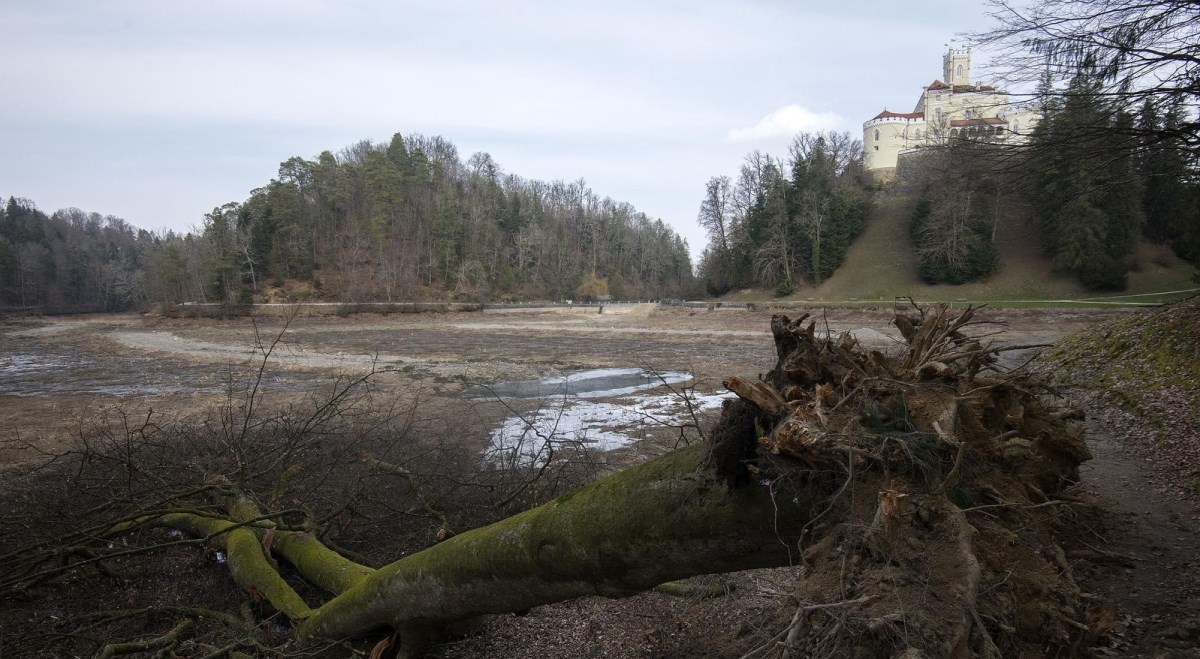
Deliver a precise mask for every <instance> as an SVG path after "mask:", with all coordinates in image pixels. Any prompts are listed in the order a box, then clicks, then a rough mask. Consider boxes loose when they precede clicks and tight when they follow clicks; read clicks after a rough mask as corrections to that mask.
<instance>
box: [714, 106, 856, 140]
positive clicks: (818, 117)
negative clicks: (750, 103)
mask: <svg viewBox="0 0 1200 659" xmlns="http://www.w3.org/2000/svg"><path fill="white" fill-rule="evenodd" d="M844 121H845V120H844V119H842V117H841V116H840V115H838V114H836V113H833V112H813V111H812V110H809V109H807V108H802V107H800V106H799V105H785V106H783V107H781V108H779V109H778V110H776V111H774V112H772V113H771V114H768V115H767V116H765V117H763V118H762V119H761V120H759V122H758V123H757V124H754V125H753V126H750V127H749V128H731V129H730V130H729V134H727V135H726V136H725V139H726V140H727V141H729V142H753V141H756V140H765V139H771V138H774V137H791V136H792V135H795V134H796V133H800V132H803V131H812V130H833V129H835V128H838V127H840V126H841V125H842V124H843V122H844Z"/></svg>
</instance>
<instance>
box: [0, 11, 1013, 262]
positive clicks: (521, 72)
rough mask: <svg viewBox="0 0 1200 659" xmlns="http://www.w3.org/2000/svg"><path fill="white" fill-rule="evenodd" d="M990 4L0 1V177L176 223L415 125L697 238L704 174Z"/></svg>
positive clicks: (870, 100)
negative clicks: (302, 161)
mask: <svg viewBox="0 0 1200 659" xmlns="http://www.w3.org/2000/svg"><path fill="white" fill-rule="evenodd" d="M989 23H990V19H988V17H987V16H986V12H985V6H984V4H983V0H930V1H925V2H920V3H904V2H882V1H881V2H876V1H874V0H870V1H864V0H856V1H854V2H840V3H839V2H827V1H823V2H810V1H808V0H791V1H786V0H780V1H761V2H734V1H726V2H708V1H706V0H690V1H681V2H654V1H651V0H642V1H636V0H634V1H628V0H606V1H604V2H597V1H595V0H592V1H591V2H577V1H575V0H553V1H545V2H542V1H540V0H524V1H521V2H509V1H507V0H491V1H484V2H465V1H462V2H460V1H456V0H442V1H438V2H405V1H390V2H389V1H384V0H379V1H368V0H341V1H333V0H328V1H327V0H205V1H203V2H198V1H193V0H171V1H164V0H105V1H103V2H97V1H96V0H86V1H79V2H76V1H58V0H32V1H26V0H5V1H4V2H3V3H0V25H3V26H4V27H3V34H4V36H3V38H2V39H0V99H2V101H0V195H3V196H4V197H8V196H9V195H13V196H17V197H25V198H28V199H31V200H33V201H34V202H35V203H36V204H37V205H38V207H39V208H41V209H42V210H44V211H47V212H53V211H54V210H57V209H60V208H66V207H72V206H73V207H78V208H82V209H84V210H86V211H95V212H99V213H102V214H106V215H107V214H111V215H116V216H119V217H122V218H124V219H125V220H127V221H128V222H129V223H131V224H133V225H134V226H136V227H139V228H145V229H150V230H163V229H172V230H175V231H177V232H181V231H187V230H189V229H192V228H194V227H199V226H201V223H202V222H203V218H204V214H205V213H206V212H209V211H211V210H212V209H213V208H214V207H216V206H219V205H221V204H223V203H226V202H229V201H243V200H245V199H246V197H247V196H248V195H249V192H250V190H252V189H254V188H257V187H260V186H262V185H264V184H266V183H267V182H268V181H270V179H271V178H274V177H276V176H277V172H278V167H279V163H281V162H283V161H284V160H286V159H288V158H289V157H292V156H301V157H304V158H314V157H315V156H316V155H317V154H318V153H320V152H321V151H324V150H330V151H333V152H335V153H336V152H337V151H338V150H340V149H341V148H343V147H345V146H348V145H350V144H352V143H355V142H358V141H360V140H362V139H370V140H375V141H385V142H386V141H387V140H388V139H390V137H391V136H392V135H393V134H394V133H397V132H399V133H402V134H405V135H407V134H410V133H422V134H426V135H442V136H444V137H446V138H448V139H449V140H450V141H452V142H453V143H454V144H455V145H457V147H458V150H459V153H460V155H461V157H462V158H463V160H466V158H467V157H469V156H470V155H471V154H472V153H475V152H478V151H484V152H487V153H489V154H491V155H492V157H493V158H494V159H495V161H496V162H497V163H499V164H500V165H501V167H502V168H503V169H504V170H505V172H508V173H514V174H518V175H520V176H522V177H525V178H529V179H542V180H556V179H562V180H568V181H573V180H578V179H580V178H582V179H584V180H586V181H587V183H588V184H589V185H590V186H591V187H592V189H593V190H594V191H595V192H596V193H597V194H599V195H600V196H607V197H612V198H613V199H616V200H619V201H626V202H629V203H631V204H633V205H634V206H635V207H637V208H638V210H640V211H642V212H645V213H646V214H647V215H650V216H651V217H657V218H661V219H662V220H663V221H665V222H667V223H668V224H670V225H672V226H673V227H674V228H675V230H676V231H678V232H679V233H680V234H681V235H682V236H683V237H684V238H686V239H687V240H688V243H689V245H690V247H691V251H692V253H693V255H697V254H699V252H700V251H701V250H702V249H703V247H704V246H705V243H706V237H705V236H704V234H703V232H702V231H701V229H700V228H699V226H698V225H697V224H696V214H697V210H698V209H699V206H700V201H701V197H702V196H703V193H704V185H705V183H706V182H707V181H708V180H709V179H710V178H711V177H713V176H718V175H722V174H724V175H729V176H735V175H736V173H737V170H738V167H739V166H740V164H741V162H742V159H743V158H744V157H745V155H746V154H747V153H749V152H751V151H753V150H755V149H758V150H761V151H764V152H767V153H770V154H773V155H779V156H782V155H785V154H786V152H787V145H788V143H789V142H790V140H791V138H792V136H793V135H794V134H795V133H796V132H799V131H804V130H809V131H812V130H838V131H842V130H847V131H850V132H851V133H852V134H854V135H855V136H858V137H861V130H862V128H861V127H862V123H863V122H864V121H866V120H867V119H870V118H871V117H873V116H874V115H875V114H877V113H878V112H879V111H880V110H882V109H883V108H884V107H887V108H889V109H892V110H898V111H905V112H907V111H911V110H912V106H913V105H914V104H915V103H916V100H917V97H918V96H919V94H920V91H921V86H922V85H924V84H928V83H929V82H930V81H932V80H933V79H935V78H938V77H940V76H941V63H942V62H941V56H942V54H943V53H944V52H945V50H946V47H947V45H948V44H950V43H951V40H952V39H954V38H955V37H956V35H960V34H962V33H965V32H970V31H972V30H979V29H983V28H986V27H987V26H988V25H989ZM979 68H980V67H978V66H976V67H975V68H974V71H973V76H972V77H975V78H978V77H980V76H979V75H975V73H976V72H978V71H979Z"/></svg>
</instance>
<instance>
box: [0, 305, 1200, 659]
mask: <svg viewBox="0 0 1200 659" xmlns="http://www.w3.org/2000/svg"><path fill="white" fill-rule="evenodd" d="M1123 313H1125V312H1123V311H1095V310H1041V309H1039V310H990V311H988V310H985V312H984V313H983V314H982V315H983V317H984V318H986V319H988V320H991V321H995V323H996V324H994V325H988V326H983V327H981V328H980V329H981V330H984V331H988V332H991V333H993V336H992V339H993V340H995V341H997V342H1002V343H1007V344H1018V345H1025V344H1040V343H1049V342H1052V341H1054V340H1056V339H1058V338H1061V337H1062V336H1065V335H1067V334H1070V333H1072V332H1075V331H1078V330H1080V329H1083V328H1085V327H1088V326H1090V325H1092V324H1095V323H1098V322H1102V321H1104V320H1105V319H1109V318H1112V317H1114V316H1116V315H1119V314H1123ZM792 315H795V313H794V312H793V314H792ZM814 315H815V316H817V317H818V318H819V319H820V322H819V324H818V327H822V328H826V329H827V330H828V331H830V332H835V333H837V332H844V331H852V332H854V333H855V334H856V336H858V338H859V339H860V341H861V342H863V343H865V344H868V345H871V346H873V347H878V348H880V349H887V348H888V347H889V346H891V345H893V344H894V343H895V342H896V341H897V340H898V339H899V333H898V332H897V331H896V330H895V329H894V328H893V327H892V326H891V324H890V323H891V318H892V315H893V309H892V308H890V307H888V308H880V309H829V310H824V311H822V310H816V311H815V313H814ZM770 316H771V314H770V311H769V310H753V311H748V310H720V309H718V310H713V311H706V310H688V309H681V308H665V307H655V306H651V305H636V306H634V305H631V306H619V305H614V306H610V307H608V308H607V309H606V310H605V313H603V314H598V313H596V309H594V308H593V309H586V310H581V309H574V310H565V309H562V310H550V311H545V310H542V311H533V310H522V311H512V312H456V313H444V314H409V315H393V316H371V315H362V316H355V317H350V318H296V319H294V320H292V321H291V323H290V326H288V327H287V331H286V332H284V321H281V320H261V319H260V320H258V321H251V320H249V319H229V320H179V319H163V318H157V317H151V316H145V317H143V316H135V315H110V316H81V317H73V318H53V319H8V320H0V439H3V440H4V441H5V442H6V443H5V445H4V448H3V449H2V450H0V461H3V462H6V463H8V464H9V465H12V464H14V463H18V462H20V461H22V460H24V459H28V458H30V457H32V456H33V455H34V453H35V452H36V451H38V450H54V449H56V448H58V447H60V446H62V445H63V441H64V438H65V437H66V436H68V435H69V434H70V432H71V431H72V429H73V428H75V427H77V426H78V424H79V423H81V422H82V421H84V420H86V419H87V418H89V417H90V416H92V415H94V414H96V413H97V411H99V410H104V409H108V410H113V409H120V410H122V411H124V412H125V413H128V414H130V415H131V416H135V417H136V416H138V415H143V414H146V413H147V412H148V411H149V410H151V409H153V410H155V411H157V412H159V413H168V414H177V415H186V414H199V413H201V411H202V410H204V409H206V408H208V407H211V406H214V405H219V404H221V402H222V401H223V400H225V399H226V398H227V397H228V396H229V395H231V392H233V393H234V395H236V392H237V391H239V390H241V389H243V388H244V387H245V386H247V383H251V382H253V380H254V377H255V373H256V371H257V368H258V366H259V365H260V364H261V363H262V361H263V348H264V347H267V346H270V345H271V344H272V343H273V342H275V340H276V339H277V338H278V339H279V342H278V343H277V344H276V345H275V346H274V349H273V352H272V355H271V358H270V359H269V360H268V361H267V368H266V370H265V377H264V379H263V387H264V388H265V390H266V391H267V392H268V393H269V397H270V398H271V400H272V401H274V402H276V403H282V402H284V401H286V400H289V399H293V398H297V397H301V396H304V395H307V394H308V393H310V392H312V391H315V390H319V389H320V388H321V387H323V386H327V385H328V383H329V382H330V381H331V378H333V377H335V376H337V375H338V374H356V373H362V372H365V371H367V370H369V369H372V368H373V369H375V370H378V371H381V372H382V373H381V374H380V375H379V376H378V377H377V378H376V379H375V380H376V384H377V386H378V387H379V388H380V391H381V392H382V393H384V394H385V395H386V394H387V393H388V392H394V393H397V394H398V393H400V392H412V391H414V390H416V391H420V392H421V395H422V398H423V399H424V400H425V401H426V404H427V405H428V406H429V408H430V409H431V410H433V411H434V412H433V413H452V414H462V413H463V411H464V410H469V412H470V414H472V415H475V416H477V417H478V419H479V428H480V429H481V432H480V434H479V435H478V436H475V437H469V438H464V440H463V441H464V442H466V443H468V444H469V445H470V446H469V448H471V450H483V448H484V447H485V446H486V445H487V441H488V440H487V436H486V429H487V428H488V427H490V426H493V425H494V424H495V423H497V422H498V421H499V420H501V419H502V418H503V417H504V416H505V415H506V414H507V413H508V410H506V409H505V408H504V407H503V406H502V405H499V404H494V403H493V404H488V403H481V402H479V401H465V400H464V398H463V397H462V392H463V390H464V389H466V388H467V387H469V386H471V385H474V384H481V383H482V384H493V383H499V382H505V381H512V380H528V379H536V378H540V377H546V376H553V375H561V374H564V373H568V372H572V371H576V370H580V369H587V368H627V367H641V368H648V369H655V370H664V371H665V370H686V371H689V372H691V373H692V374H694V376H695V382H694V386H695V389H696V390H697V391H698V392H702V393H711V392H718V391H720V390H721V386H720V382H721V380H722V379H723V378H726V377H728V376H730V375H740V376H743V377H746V376H754V375H757V374H758V373H761V372H765V371H766V370H767V369H768V368H770V366H771V365H772V364H773V363H774V355H773V354H772V348H771V340H770V329H769V322H770ZM1029 356H1031V354H1030V353H1029V352H1024V351H1023V352H1017V353H1010V357H1009V360H1010V363H1014V364H1015V363H1019V362H1020V361H1022V360H1024V359H1025V358H1027V357H1029ZM1090 430H1091V437H1092V440H1091V441H1092V446H1093V450H1094V451H1095V453H1096V459H1095V460H1094V461H1093V462H1092V463H1091V465H1090V467H1088V470H1087V471H1086V472H1085V474H1086V475H1085V478H1088V483H1087V487H1088V488H1090V489H1091V490H1092V491H1094V492H1095V494H1096V496H1097V497H1098V498H1099V499H1100V500H1101V501H1104V502H1105V506H1104V507H1103V509H1100V510H1097V511H1096V512H1095V514H1093V515H1091V516H1084V517H1082V518H1081V521H1080V523H1079V530H1078V532H1079V533H1081V534H1085V535H1086V534H1090V537H1089V541H1090V542H1091V543H1092V544H1094V545H1096V546H1097V547H1099V548H1103V549H1105V550H1106V551H1110V552H1114V553H1115V554H1119V555H1120V557H1121V558H1119V559H1114V560H1112V561H1107V562H1101V563H1095V562H1087V563H1080V564H1079V565H1078V570H1079V571H1080V573H1081V574H1083V577H1084V584H1085V586H1087V587H1090V588H1091V590H1092V592H1094V593H1096V594H1097V595H1098V596H1099V597H1102V598H1104V599H1106V600H1108V601H1110V602H1111V603H1112V605H1113V608H1114V627H1113V630H1112V631H1111V632H1110V635H1109V639H1108V640H1107V641H1106V643H1107V647H1108V651H1110V652H1112V653H1114V656H1181V657H1185V656H1197V657H1200V650H1197V647H1200V640H1198V639H1200V614H1198V612H1197V610H1196V606H1195V604H1194V602H1195V601H1196V599H1195V598H1196V595H1198V594H1200V578H1198V575H1200V563H1198V562H1197V559H1196V557H1195V552H1194V548H1195V547H1196V546H1200V542H1198V541H1200V535H1198V534H1197V531H1196V529H1197V522H1198V518H1197V511H1196V510H1195V508H1194V507H1193V506H1192V504H1190V503H1187V502H1183V501H1179V500H1176V499H1175V498H1173V497H1172V496H1171V494H1170V493H1169V492H1163V491H1161V490H1157V491H1156V490H1155V489H1154V488H1149V487H1144V486H1143V484H1144V483H1145V482H1146V481H1148V479H1149V476H1148V475H1147V468H1148V465H1147V464H1146V463H1145V458H1144V457H1141V455H1140V454H1138V455H1134V454H1132V453H1130V452H1128V451H1126V450H1125V449H1124V448H1123V444H1122V442H1123V440H1122V437H1120V436H1116V435H1114V434H1112V433H1111V432H1109V428H1108V427H1107V426H1106V425H1104V424H1102V423H1093V424H1092V426H1091V428H1090ZM669 437H670V433H669V432H667V433H663V436H662V437H657V436H655V437H651V436H649V435H647V436H646V438H645V439H646V441H645V442H644V443H645V444H646V445H645V446H639V447H635V449H637V450H633V451H628V455H627V456H626V458H625V459H626V460H637V459H639V456H640V455H644V454H647V453H653V452H656V451H659V450H662V448H663V447H664V446H667V445H669ZM789 575H790V573H787V571H782V572H781V571H765V572H758V573H754V574H743V575H737V576H735V577H734V581H735V582H736V583H737V585H738V588H737V590H736V591H735V592H734V594H732V595H730V596H727V597H724V598H718V599H716V600H704V601H692V600H684V599H679V598H672V597H667V596H664V595H659V594H653V593H651V594H646V595H643V596H639V597H635V598H631V599H630V600H624V601H621V602H612V601H609V600H602V599H594V600H583V601H576V602H568V603H563V604H559V605H554V606H550V607H542V608H540V609H537V610H535V611H533V612H531V613H530V614H529V615H526V616H523V617H519V618H514V617H507V616H506V617H496V618H494V619H492V620H489V621H488V622H487V623H486V625H485V629H486V631H485V632H484V633H483V634H477V635H475V636H471V637H468V638H465V639H463V640H461V641H458V642H456V643H454V644H451V645H448V646H444V647H443V648H442V650H441V652H442V653H443V654H444V655H445V656H535V655H536V656H541V657H547V656H639V655H643V656H644V655H664V654H668V655H671V654H673V655H693V654H710V655H723V654H725V653H727V652H728V651H729V648H734V647H737V646H738V645H739V643H738V642H737V639H739V638H741V637H742V636H744V635H746V634H751V633H759V632H761V633H767V632H772V633H773V630H760V629H759V627H761V625H762V623H761V622H759V621H763V620H765V619H766V616H765V615H763V611H765V610H767V609H770V608H772V607H778V604H779V599H780V597H781V596H780V595H779V594H778V593H779V592H780V589H779V588H776V587H774V586H772V583H773V582H774V581H776V580H779V581H786V580H787V579H788V578H790V576H789ZM791 576H794V575H791ZM767 635H768V636H769V635H770V634H767ZM697 639H707V640H705V641H697ZM697 643H700V645H697Z"/></svg>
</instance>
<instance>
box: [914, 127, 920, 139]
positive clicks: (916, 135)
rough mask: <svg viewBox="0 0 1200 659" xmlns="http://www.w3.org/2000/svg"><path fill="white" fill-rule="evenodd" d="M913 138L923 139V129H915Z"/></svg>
mask: <svg viewBox="0 0 1200 659" xmlns="http://www.w3.org/2000/svg"><path fill="white" fill-rule="evenodd" d="M913 139H914V140H919V139H921V129H920V128H917V129H915V130H913Z"/></svg>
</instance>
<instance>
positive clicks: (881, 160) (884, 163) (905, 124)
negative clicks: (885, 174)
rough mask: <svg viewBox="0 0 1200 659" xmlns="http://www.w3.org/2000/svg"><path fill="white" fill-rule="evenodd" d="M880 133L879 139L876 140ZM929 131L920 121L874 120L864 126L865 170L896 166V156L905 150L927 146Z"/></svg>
mask: <svg viewBox="0 0 1200 659" xmlns="http://www.w3.org/2000/svg"><path fill="white" fill-rule="evenodd" d="M876 131H878V139H876ZM927 133H928V131H927V130H926V128H925V122H924V121H921V120H920V119H895V118H888V119H874V120H872V121H868V122H867V123H865V124H863V168H864V169H867V170H872V169H882V168H886V167H895V166H896V156H898V155H899V153H900V152H901V151H902V150H904V149H911V148H913V147H916V146H921V145H923V144H925V142H926V139H927Z"/></svg>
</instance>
